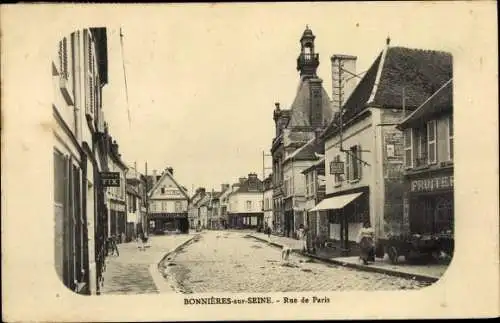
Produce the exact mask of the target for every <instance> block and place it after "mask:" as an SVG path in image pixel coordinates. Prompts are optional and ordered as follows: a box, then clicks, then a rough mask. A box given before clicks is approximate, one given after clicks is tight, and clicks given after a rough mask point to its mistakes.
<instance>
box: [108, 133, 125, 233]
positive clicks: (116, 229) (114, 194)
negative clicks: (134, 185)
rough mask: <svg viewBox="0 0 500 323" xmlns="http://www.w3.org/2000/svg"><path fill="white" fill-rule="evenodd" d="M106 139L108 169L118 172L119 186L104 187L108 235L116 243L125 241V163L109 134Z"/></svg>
mask: <svg viewBox="0 0 500 323" xmlns="http://www.w3.org/2000/svg"><path fill="white" fill-rule="evenodd" d="M107 140H108V147H109V150H108V158H107V160H108V171H109V172H114V173H118V174H119V176H120V181H119V186H112V187H108V188H107V189H106V195H107V199H108V205H109V208H108V210H109V216H108V236H109V237H115V238H116V239H117V242H118V243H121V242H125V239H126V236H127V180H126V174H127V171H128V167H127V165H125V163H124V162H123V160H122V157H121V154H120V153H119V150H118V148H119V146H118V144H117V143H116V141H115V140H113V138H112V137H111V136H109V135H108V136H107Z"/></svg>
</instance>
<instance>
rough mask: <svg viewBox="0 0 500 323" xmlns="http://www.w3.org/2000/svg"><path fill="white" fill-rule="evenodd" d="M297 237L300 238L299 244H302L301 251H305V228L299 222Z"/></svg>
mask: <svg viewBox="0 0 500 323" xmlns="http://www.w3.org/2000/svg"><path fill="white" fill-rule="evenodd" d="M297 238H298V239H299V240H300V242H301V245H302V251H304V252H306V251H307V246H306V243H307V240H306V230H305V229H304V225H303V224H301V225H299V230H298V231H297Z"/></svg>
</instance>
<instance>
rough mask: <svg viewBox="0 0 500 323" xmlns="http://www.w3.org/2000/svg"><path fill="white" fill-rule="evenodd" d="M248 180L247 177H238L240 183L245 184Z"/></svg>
mask: <svg viewBox="0 0 500 323" xmlns="http://www.w3.org/2000/svg"><path fill="white" fill-rule="evenodd" d="M246 180H247V179H246V177H240V178H239V179H238V183H239V184H240V185H243V184H244V183H245V182H246Z"/></svg>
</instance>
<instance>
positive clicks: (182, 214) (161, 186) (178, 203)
mask: <svg viewBox="0 0 500 323" xmlns="http://www.w3.org/2000/svg"><path fill="white" fill-rule="evenodd" d="M155 176H158V175H155ZM157 178H158V177H157ZM188 203H189V195H188V192H187V191H186V190H185V188H184V187H183V186H181V185H179V183H178V182H177V181H176V180H175V178H174V170H173V168H171V167H169V168H166V169H165V171H164V172H163V173H162V174H161V175H160V176H159V178H158V180H157V181H156V183H154V185H153V187H152V188H151V189H150V190H149V192H148V204H149V214H148V221H149V232H152V233H155V234H163V233H165V232H167V231H176V230H178V231H180V232H182V233H187V232H188V231H189V221H188Z"/></svg>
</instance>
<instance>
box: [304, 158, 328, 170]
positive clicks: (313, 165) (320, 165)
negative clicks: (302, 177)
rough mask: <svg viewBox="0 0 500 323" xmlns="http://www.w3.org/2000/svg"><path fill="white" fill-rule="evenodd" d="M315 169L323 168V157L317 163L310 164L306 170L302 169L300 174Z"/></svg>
mask: <svg viewBox="0 0 500 323" xmlns="http://www.w3.org/2000/svg"><path fill="white" fill-rule="evenodd" d="M318 166H319V167H318ZM316 168H325V156H323V157H321V158H320V159H319V160H318V161H317V162H315V163H314V164H312V165H311V166H309V167H308V168H306V169H304V170H303V171H302V174H306V173H309V172H311V171H313V170H315V169H316Z"/></svg>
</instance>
